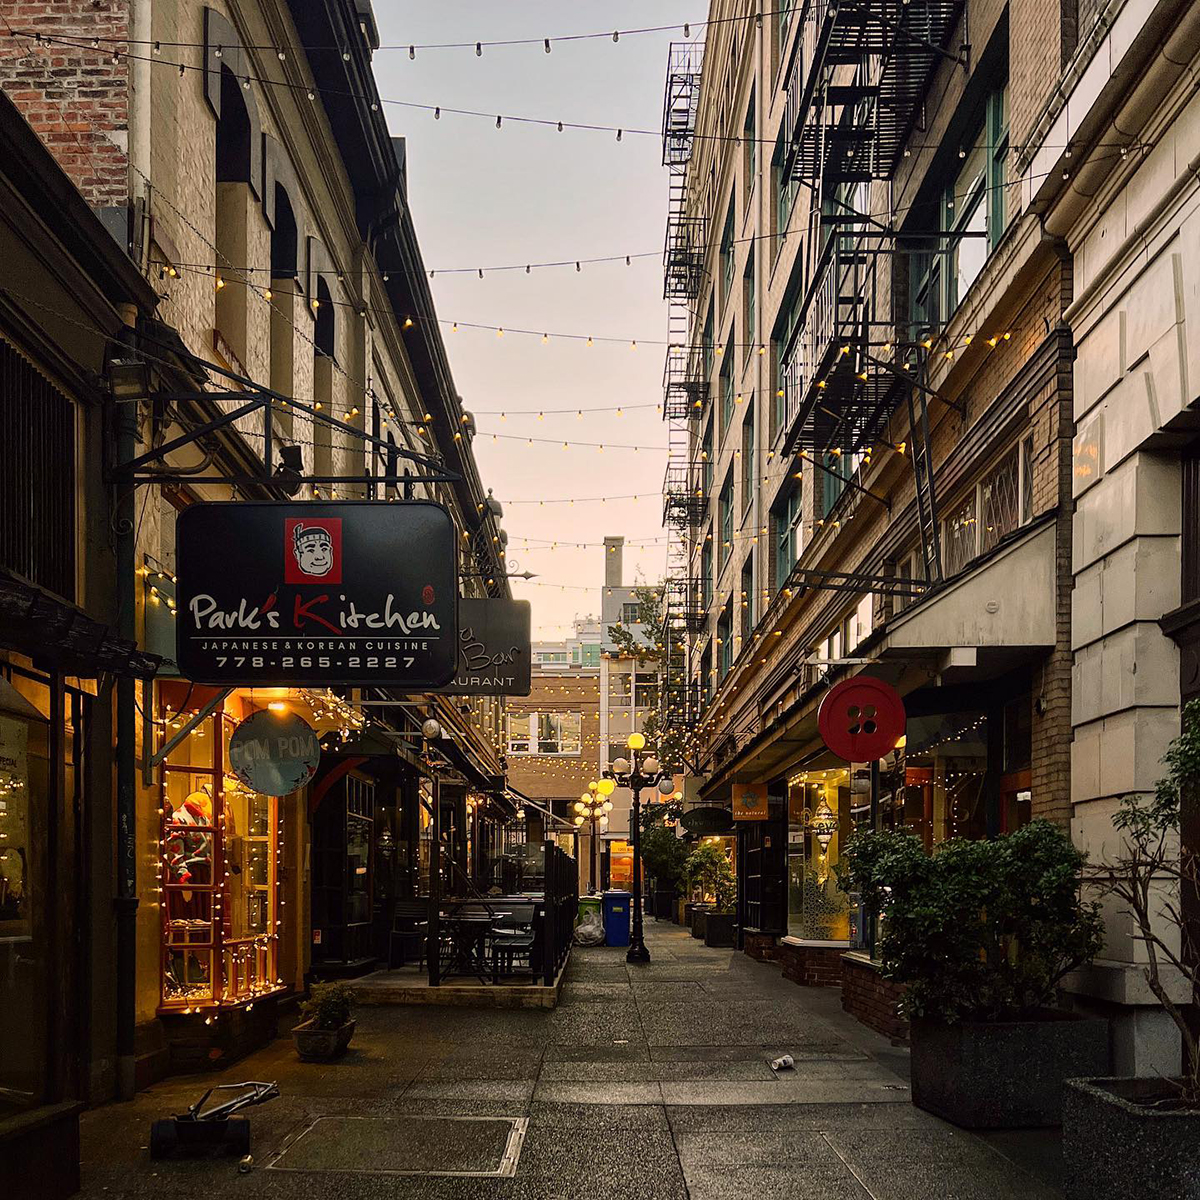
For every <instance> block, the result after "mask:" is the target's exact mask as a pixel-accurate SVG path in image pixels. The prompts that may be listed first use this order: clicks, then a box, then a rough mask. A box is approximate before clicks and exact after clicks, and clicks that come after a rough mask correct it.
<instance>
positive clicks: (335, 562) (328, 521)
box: [283, 517, 342, 583]
mask: <svg viewBox="0 0 1200 1200" xmlns="http://www.w3.org/2000/svg"><path fill="white" fill-rule="evenodd" d="M284 541H285V543H286V545H285V548H284V572H283V577H284V582H285V583H341V582H342V521H341V518H340V517H327V518H324V519H313V520H304V519H300V520H288V521H285V522H284Z"/></svg>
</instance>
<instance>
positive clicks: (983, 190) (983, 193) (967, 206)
mask: <svg viewBox="0 0 1200 1200" xmlns="http://www.w3.org/2000/svg"><path fill="white" fill-rule="evenodd" d="M1007 158H1008V97H1007V84H1005V85H1003V86H1001V87H998V88H995V89H994V90H993V91H992V92H990V93H989V94H988V96H987V98H986V99H985V101H984V104H983V111H982V112H981V113H980V115H979V119H978V121H977V122H976V124H975V125H974V126H973V127H972V128H971V131H970V134H969V136H967V137H966V138H964V139H963V142H962V144H961V145H960V146H959V147H958V149H957V153H956V155H955V157H954V158H953V159H952V160H951V161H952V163H953V175H952V177H951V178H950V180H949V181H948V182H947V183H946V185H945V187H944V188H943V189H942V190H941V192H940V194H939V196H938V198H937V200H936V210H937V211H936V214H935V219H936V220H937V221H938V223H939V228H941V229H944V230H946V232H947V234H948V240H947V242H946V245H945V247H944V249H945V253H939V252H938V248H937V247H934V246H930V247H928V248H927V249H926V250H925V252H923V253H920V254H914V255H913V258H912V270H913V289H912V294H913V320H914V321H915V322H916V324H917V326H918V327H919V328H921V329H936V328H938V327H939V326H940V325H942V324H944V323H945V322H946V321H947V320H948V319H949V317H950V315H951V314H952V313H953V312H954V310H955V309H956V308H957V307H958V305H959V303H960V302H961V301H962V299H963V297H964V296H965V295H966V294H967V291H968V290H969V289H970V287H971V284H973V283H974V282H975V280H976V279H977V278H978V276H979V273H980V272H981V271H982V270H983V268H984V264H985V263H986V262H987V259H988V255H989V254H990V253H991V252H992V251H993V250H994V249H995V248H996V246H997V245H999V242H1000V239H1001V237H1002V236H1003V235H1004V230H1005V228H1006V227H1007V225H1008V214H1009V205H1008V188H1007V186H1006V185H1007V182H1008V178H1007V165H1006V164H1007Z"/></svg>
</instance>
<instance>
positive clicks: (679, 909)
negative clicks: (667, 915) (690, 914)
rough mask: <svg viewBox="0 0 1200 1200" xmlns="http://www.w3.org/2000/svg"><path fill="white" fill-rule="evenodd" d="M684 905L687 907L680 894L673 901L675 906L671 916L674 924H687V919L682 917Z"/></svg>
mask: <svg viewBox="0 0 1200 1200" xmlns="http://www.w3.org/2000/svg"><path fill="white" fill-rule="evenodd" d="M686 907H687V904H686V902H685V901H684V899H683V897H682V896H681V897H680V898H679V899H678V900H676V901H675V908H674V911H673V913H672V917H673V919H674V921H675V924H676V925H686V924H687V921H686V920H685V919H684V915H683V910H684V909H685V908H686Z"/></svg>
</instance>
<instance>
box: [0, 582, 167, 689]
mask: <svg viewBox="0 0 1200 1200" xmlns="http://www.w3.org/2000/svg"><path fill="white" fill-rule="evenodd" d="M0 646H4V647H7V648H8V649H10V650H16V651H18V652H19V653H21V654H26V655H28V656H29V657H30V658H32V659H33V660H34V662H35V663H36V664H37V665H38V666H39V667H42V668H49V669H52V670H57V671H61V672H63V673H64V674H67V675H76V676H78V677H79V678H81V679H94V678H96V677H97V676H99V675H105V674H109V675H133V676H135V677H138V678H149V677H150V676H152V675H153V674H154V673H155V672H156V671H157V670H158V665H159V663H160V662H161V661H162V660H161V659H160V658H159V656H158V655H156V654H147V653H145V652H144V651H142V650H139V649H138V646H137V643H136V642H131V641H128V640H127V639H125V638H122V637H119V636H118V635H117V634H116V633H114V632H113V630H112V629H111V628H109V626H107V625H103V624H101V623H100V622H99V621H96V620H93V619H92V618H91V617H89V616H88V615H87V613H85V612H84V611H83V609H81V608H79V607H77V606H76V605H74V604H71V603H70V602H69V601H67V600H63V599H62V598H61V597H59V596H56V595H54V593H53V592H48V591H46V590H45V589H43V588H40V587H38V586H37V584H35V583H32V582H31V581H30V580H28V579H26V578H24V576H22V575H18V574H17V573H16V572H15V571H9V570H7V569H5V568H3V567H0Z"/></svg>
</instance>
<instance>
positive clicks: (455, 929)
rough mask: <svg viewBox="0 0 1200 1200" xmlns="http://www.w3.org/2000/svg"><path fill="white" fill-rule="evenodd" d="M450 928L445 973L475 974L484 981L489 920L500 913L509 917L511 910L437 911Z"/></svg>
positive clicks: (500, 915) (499, 915)
mask: <svg viewBox="0 0 1200 1200" xmlns="http://www.w3.org/2000/svg"><path fill="white" fill-rule="evenodd" d="M439 915H440V916H441V918H442V920H443V921H445V922H446V924H447V925H448V926H449V927H450V928H451V939H452V942H453V949H452V951H451V955H450V964H449V966H450V970H449V971H448V972H447V973H448V974H451V973H454V972H459V973H461V974H464V975H466V974H470V975H474V976H475V977H476V978H477V979H478V980H479V982H480V983H486V982H487V978H486V975H487V955H486V952H485V949H484V944H485V942H486V941H487V935H488V934H489V933H490V932H491V929H492V923H493V922H494V921H495V920H497V919H498V918H500V917H511V916H512V913H511V912H486V913H469V914H464V915H459V914H457V913H453V912H443V913H441V914H439Z"/></svg>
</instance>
